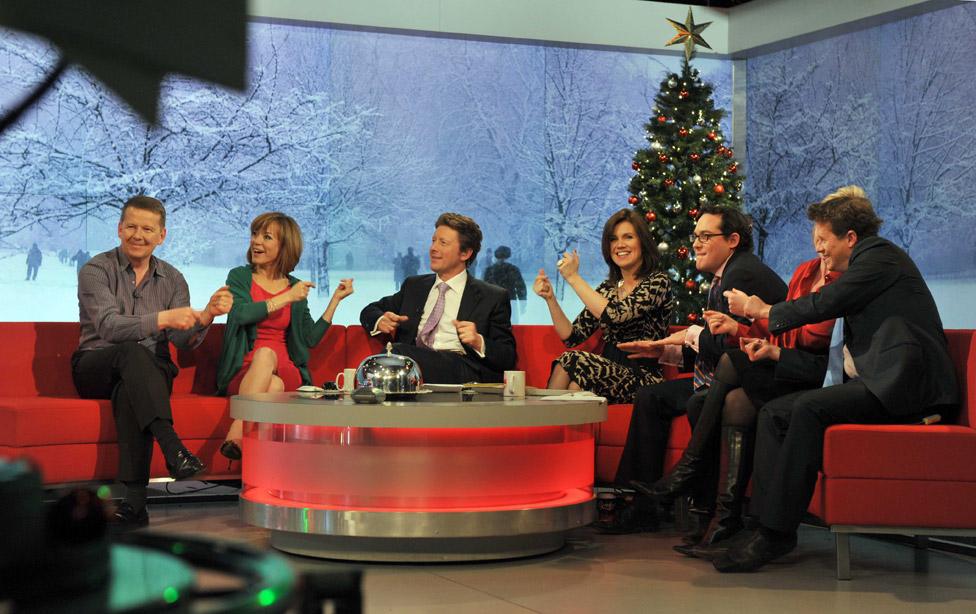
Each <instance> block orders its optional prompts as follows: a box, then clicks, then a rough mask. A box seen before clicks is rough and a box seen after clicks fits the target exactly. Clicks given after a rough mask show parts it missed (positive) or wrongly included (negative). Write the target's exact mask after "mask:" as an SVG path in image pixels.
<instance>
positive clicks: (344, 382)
mask: <svg viewBox="0 0 976 614" xmlns="http://www.w3.org/2000/svg"><path fill="white" fill-rule="evenodd" d="M335 384H336V387H337V388H339V390H345V391H346V392H352V391H353V390H355V389H356V370H355V369H343V370H342V371H340V372H339V373H336V376H335Z"/></svg>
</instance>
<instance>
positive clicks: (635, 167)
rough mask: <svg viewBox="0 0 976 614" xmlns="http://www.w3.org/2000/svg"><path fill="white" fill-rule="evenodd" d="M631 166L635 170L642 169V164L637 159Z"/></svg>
mask: <svg viewBox="0 0 976 614" xmlns="http://www.w3.org/2000/svg"><path fill="white" fill-rule="evenodd" d="M630 168H632V169H634V170H635V171H639V170H640V164H639V163H637V162H636V161H635V162H632V163H631V165H630Z"/></svg>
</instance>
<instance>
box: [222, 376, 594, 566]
mask: <svg viewBox="0 0 976 614" xmlns="http://www.w3.org/2000/svg"><path fill="white" fill-rule="evenodd" d="M230 408H231V409H230V412H231V416H233V417H234V418H241V419H243V420H244V421H245V423H244V438H243V441H242V446H243V452H244V462H243V467H242V471H241V478H242V482H243V487H242V490H241V510H242V515H243V519H244V521H245V522H247V523H249V524H252V525H256V526H259V527H265V528H267V529H270V530H271V544H272V545H273V546H274V547H275V548H278V549H279V550H284V551H287V552H291V553H295V554H301V555H306V556H317V557H325V558H339V559H354V560H365V561H456V560H481V559H500V558H513V557H519V556H530V555H534V554H541V553H544V552H551V551H553V550H557V549H559V548H561V547H562V545H563V543H564V539H565V538H564V536H565V532H566V531H568V530H570V529H573V528H576V527H580V526H584V525H586V524H589V523H590V522H592V520H593V518H594V514H595V507H594V504H593V466H594V430H595V425H596V424H597V423H599V422H602V421H604V420H606V417H607V405H606V402H605V401H603V400H602V399H595V400H594V399H589V400H560V401H544V400H540V399H538V398H528V399H517V400H516V399H511V400H510V399H503V398H502V397H501V396H500V395H491V394H479V395H476V396H475V397H474V400H471V401H465V400H462V398H461V395H460V394H458V393H431V394H426V395H416V396H414V397H412V398H410V399H408V400H404V401H386V402H384V403H381V404H374V405H365V404H355V403H353V402H352V400H351V399H348V398H341V399H325V398H323V399H306V398H301V397H299V396H298V395H297V394H296V393H289V392H282V393H264V394H253V395H238V396H235V397H232V398H231V403H230Z"/></svg>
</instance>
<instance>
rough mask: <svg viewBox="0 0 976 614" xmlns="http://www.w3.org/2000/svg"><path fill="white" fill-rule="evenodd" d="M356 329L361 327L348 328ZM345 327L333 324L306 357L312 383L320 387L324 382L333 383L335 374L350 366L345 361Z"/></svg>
mask: <svg viewBox="0 0 976 614" xmlns="http://www.w3.org/2000/svg"><path fill="white" fill-rule="evenodd" d="M349 328H358V329H360V330H362V328H363V327H362V326H358V325H357V326H350V327H349ZM346 331H347V329H346V327H345V326H342V325H340V324H333V325H332V326H330V327H329V330H327V331H326V333H325V336H324V337H322V340H321V341H319V344H318V345H316V346H315V347H314V348H312V350H311V352H310V353H309V357H308V364H309V373H311V375H312V383H313V384H315V385H316V386H321V385H322V384H324V383H325V382H332V381H335V377H336V374H337V373H339V372H340V371H342V370H343V369H344V368H346V367H349V366H352V367H355V366H357V365H358V364H359V363H358V362H357V363H356V364H355V365H350V364H349V361H348V360H346Z"/></svg>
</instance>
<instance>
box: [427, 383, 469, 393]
mask: <svg viewBox="0 0 976 614" xmlns="http://www.w3.org/2000/svg"><path fill="white" fill-rule="evenodd" d="M463 388H464V384H424V387H423V388H422V390H430V391H431V392H461V390H462V389H463Z"/></svg>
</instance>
